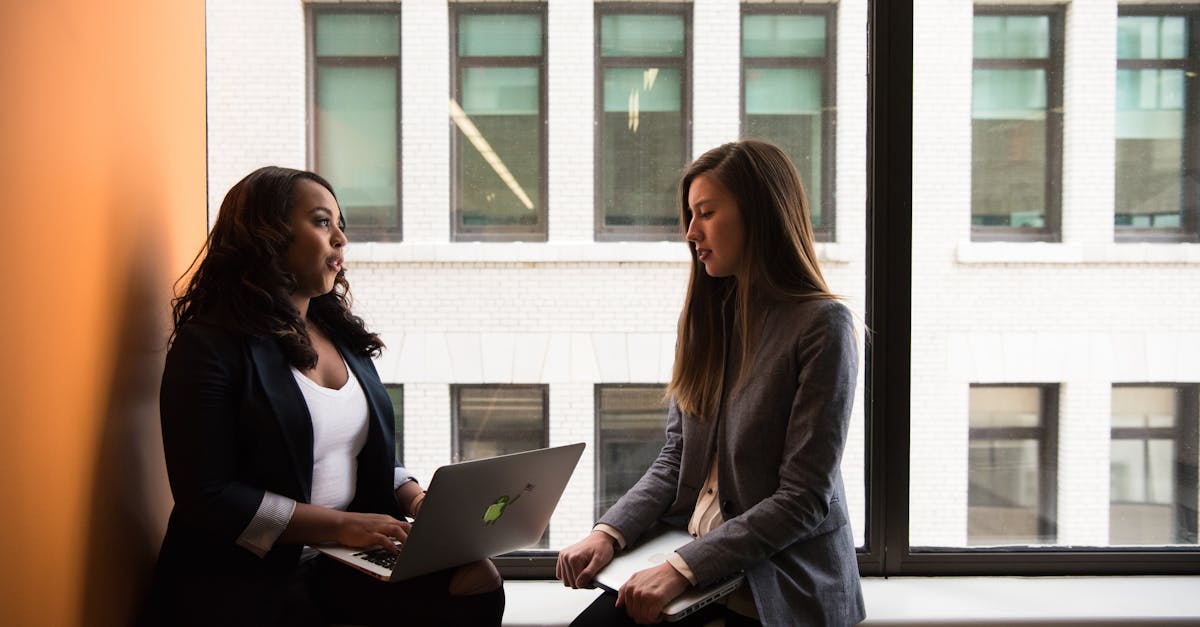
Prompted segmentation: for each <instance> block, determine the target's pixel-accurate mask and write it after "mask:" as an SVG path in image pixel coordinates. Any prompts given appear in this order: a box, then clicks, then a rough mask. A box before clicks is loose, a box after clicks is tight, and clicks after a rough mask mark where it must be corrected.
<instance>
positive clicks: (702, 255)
mask: <svg viewBox="0 0 1200 627" xmlns="http://www.w3.org/2000/svg"><path fill="white" fill-rule="evenodd" d="M710 255H712V250H711V249H709V248H697V249H696V258H697V259H699V260H700V261H708V258H709V256H710Z"/></svg>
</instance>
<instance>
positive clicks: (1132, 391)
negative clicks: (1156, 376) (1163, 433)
mask: <svg viewBox="0 0 1200 627" xmlns="http://www.w3.org/2000/svg"><path fill="white" fill-rule="evenodd" d="M1178 394H1179V392H1178V390H1177V389H1176V388H1163V387H1141V386H1137V387H1133V386H1130V387H1124V386H1123V387H1114V388H1113V391H1112V426H1113V428H1118V427H1132V428H1147V427H1149V428H1167V429H1170V428H1173V427H1174V426H1175V411H1176V407H1177V405H1178V403H1179V400H1178Z"/></svg>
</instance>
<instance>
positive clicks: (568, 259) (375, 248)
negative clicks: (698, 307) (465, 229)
mask: <svg viewBox="0 0 1200 627" xmlns="http://www.w3.org/2000/svg"><path fill="white" fill-rule="evenodd" d="M854 253H861V251H856V250H851V249H850V248H849V247H847V246H845V245H843V244H838V243H834V242H819V243H817V257H818V260H819V261H820V262H821V263H830V264H844V263H850V262H851V261H853V260H854V259H855V258H857V257H861V256H862V255H861V254H854ZM348 256H349V258H350V260H351V261H352V262H358V263H630V262H633V263H687V262H688V251H687V248H685V247H684V246H683V245H682V244H681V243H680V242H550V243H543V242H453V243H451V242H436V243H434V242H361V243H357V242H356V243H351V247H350V253H349V255H348Z"/></svg>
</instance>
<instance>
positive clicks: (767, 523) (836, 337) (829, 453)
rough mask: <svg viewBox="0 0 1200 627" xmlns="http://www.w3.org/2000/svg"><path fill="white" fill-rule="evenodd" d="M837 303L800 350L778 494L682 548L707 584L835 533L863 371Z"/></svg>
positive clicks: (823, 312) (815, 322)
mask: <svg viewBox="0 0 1200 627" xmlns="http://www.w3.org/2000/svg"><path fill="white" fill-rule="evenodd" d="M831 305H832V306H827V307H822V308H821V309H820V310H819V311H820V314H819V315H818V316H816V317H815V318H813V319H812V321H811V322H810V323H809V324H810V329H809V330H808V331H807V332H802V333H800V334H799V337H798V340H797V343H796V346H795V347H794V349H793V350H794V351H795V353H796V355H797V363H798V379H797V381H796V389H795V393H794V395H793V398H792V403H791V409H790V411H791V414H790V416H789V418H788V424H787V428H786V431H785V435H784V441H783V447H784V448H783V458H782V464H781V466H780V468H779V475H778V480H779V483H778V487H777V488H776V490H775V492H774V493H773V494H771V495H770V496H769V497H767V498H765V499H763V500H761V501H759V502H758V503H755V504H754V505H752V506H751V507H749V508H748V509H746V510H745V511H744V512H742V513H741V514H740V515H738V516H734V517H732V518H730V519H729V520H726V521H725V522H724V523H723V524H721V525H720V526H718V527H717V528H716V529H714V530H713V531H712V532H710V533H708V534H706V535H704V536H703V537H701V538H700V539H698V540H696V541H695V542H692V543H690V544H688V545H686V546H684V547H681V548H680V549H679V551H678V553H679V554H680V556H681V557H682V558H683V559H684V561H686V562H687V564H688V566H689V567H691V569H692V572H693V573H694V574H695V575H696V579H697V581H698V582H699V583H701V584H704V583H708V582H710V581H713V580H715V579H718V578H720V577H722V576H725V575H728V574H729V573H732V572H735V571H738V570H744V569H746V568H748V567H750V566H752V565H753V564H755V563H759V562H761V561H763V560H765V559H768V558H770V557H771V556H772V555H774V554H776V553H778V552H780V551H782V550H784V549H785V548H787V547H788V546H791V545H792V544H794V543H796V542H800V541H803V540H806V539H808V538H811V537H813V536H815V535H818V534H819V533H823V532H824V531H827V530H829V529H827V528H826V527H828V525H822V523H825V522H826V519H827V518H829V517H830V508H831V503H835V504H836V501H837V500H838V494H839V492H840V491H841V471H840V464H841V458H842V452H843V450H844V448H845V445H846V437H847V432H848V430H849V422H850V412H851V409H852V408H853V405H854V386H855V379H856V376H857V373H858V347H857V342H856V340H855V335H854V327H853V320H852V318H851V316H850V312H849V310H848V309H847V308H846V307H845V306H843V305H840V304H838V303H831ZM838 506H839V507H840V506H841V505H840V504H839V505H838Z"/></svg>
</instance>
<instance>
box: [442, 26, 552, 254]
mask: <svg viewBox="0 0 1200 627" xmlns="http://www.w3.org/2000/svg"><path fill="white" fill-rule="evenodd" d="M452 6H453V12H452V16H453V20H454V26H453V37H452V41H451V45H452V47H453V50H454V84H453V86H452V90H453V93H452V94H451V97H450V98H451V102H450V119H451V120H452V122H453V124H454V129H455V130H454V181H453V189H454V192H453V202H454V223H453V226H454V228H453V230H454V238H455V239H456V240H526V241H539V240H541V241H544V240H545V239H546V189H547V188H546V113H545V112H546V90H545V88H544V84H545V79H544V77H545V73H546V65H545V54H544V50H545V41H546V38H545V15H544V13H545V12H544V9H543V7H544V5H541V4H528V5H526V4H505V5H504V6H503V7H500V6H498V5H495V4H492V5H463V4H455V5H452Z"/></svg>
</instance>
